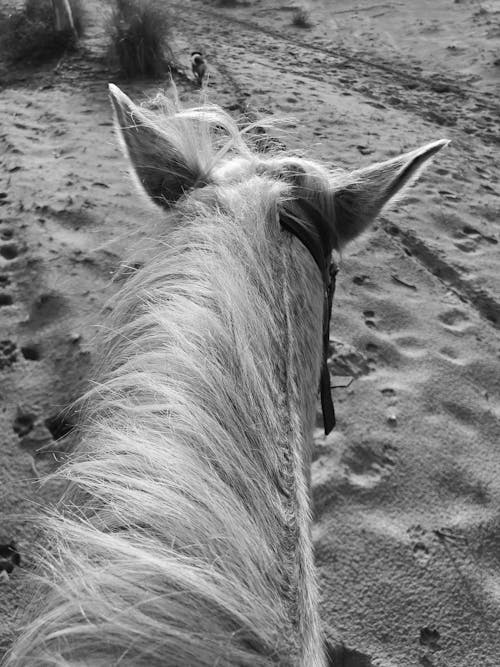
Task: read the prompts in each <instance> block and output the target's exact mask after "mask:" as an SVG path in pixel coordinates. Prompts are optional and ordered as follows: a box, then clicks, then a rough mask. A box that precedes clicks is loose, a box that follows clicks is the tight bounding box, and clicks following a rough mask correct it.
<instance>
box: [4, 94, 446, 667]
mask: <svg viewBox="0 0 500 667" xmlns="http://www.w3.org/2000/svg"><path fill="white" fill-rule="evenodd" d="M110 97H111V101H112V105H113V109H114V117H115V125H116V131H117V134H118V136H119V140H120V142H121V144H122V146H123V148H124V150H125V153H126V155H127V156H128V158H129V160H130V165H131V171H132V175H133V177H134V178H135V180H136V181H137V184H138V186H139V187H140V188H141V190H142V191H143V192H144V193H145V194H146V195H147V196H148V197H149V198H150V199H151V200H152V202H154V204H156V205H157V207H159V208H160V209H161V211H162V215H161V219H162V222H161V225H159V226H158V227H156V228H155V232H154V236H153V238H154V242H152V243H151V247H150V248H149V252H148V253H147V257H146V259H145V261H144V263H143V265H142V266H140V267H138V268H137V269H136V270H135V272H133V274H132V275H130V276H129V277H127V279H126V281H125V282H124V283H123V285H122V286H121V287H120V288H119V289H118V292H117V293H116V294H115V295H114V296H112V297H111V308H110V309H109V310H111V312H109V313H108V314H107V316H106V317H107V321H106V327H105V328H104V329H105V330H104V331H103V333H102V334H101V340H100V342H99V344H98V345H96V350H95V354H96V355H97V356H98V359H99V363H98V364H97V368H98V369H99V370H98V371H96V377H95V384H94V386H93V387H92V388H91V389H90V390H89V392H88V393H87V394H86V396H85V399H84V401H83V402H82V404H81V405H80V408H79V411H80V423H79V433H80V435H79V442H78V444H77V445H76V446H75V449H74V451H72V452H71V454H70V455H69V457H68V460H67V461H66V462H65V463H64V464H62V466H61V467H60V468H59V469H58V470H57V471H56V472H55V473H54V474H55V476H56V478H57V479H59V480H63V481H64V483H65V491H64V493H63V495H62V498H61V502H60V504H59V505H58V506H57V507H56V508H54V509H53V510H50V512H48V515H47V516H46V517H45V518H44V520H43V521H44V524H45V526H46V531H47V544H48V545H49V546H48V547H47V549H46V551H45V553H44V555H43V557H41V560H42V561H43V563H42V570H41V572H40V573H39V575H38V577H39V580H40V581H41V583H40V584H38V588H37V590H36V593H35V595H34V599H33V602H32V604H31V607H30V610H29V612H28V616H29V620H28V621H27V622H26V624H25V626H24V628H23V629H22V631H21V634H20V636H19V638H18V639H17V640H16V641H15V642H14V645H13V647H12V648H11V650H10V653H9V655H8V658H7V661H6V665H8V666H9V667H18V666H20V665H22V666H27V665H29V666H30V667H36V666H37V665H65V666H68V665H71V666H75V667H76V666H77V665H78V666H82V665H92V666H103V667H104V666H106V667H109V666H110V665H131V666H132V665H133V666H134V667H138V666H139V667H140V666H144V667H145V666H146V665H147V666H148V667H151V666H155V665H163V666H164V665H169V666H174V667H176V666H178V667H186V666H188V667H190V666H193V667H208V666H214V665H217V666H218V667H227V666H230V665H231V666H234V665H238V666H243V667H246V666H247V667H250V666H252V667H264V666H270V665H282V666H285V665H286V666H301V667H322V666H324V665H326V664H327V657H326V650H325V641H324V639H325V637H324V629H323V627H322V624H321V620H320V617H319V611H318V606H319V591H318V581H317V574H316V571H315V566H314V558H313V545H312V539H311V521H312V520H311V500H310V489H309V487H310V465H311V456H312V431H313V427H314V424H315V419H316V411H317V408H316V404H317V393H318V387H319V386H321V388H320V392H321V396H322V399H323V413H324V419H325V428H326V429H327V430H329V429H331V428H332V426H333V423H334V415H333V414H332V407H333V406H332V405H331V397H330V396H329V378H328V368H327V367H326V372H325V366H326V362H325V358H326V357H325V339H326V347H328V345H327V343H328V335H329V317H330V312H329V311H330V307H331V298H332V293H333V281H334V273H335V264H336V262H335V261H334V258H335V257H337V256H338V254H339V253H341V252H342V250H343V248H344V247H345V246H346V244H347V243H349V242H350V241H352V240H353V239H355V238H356V237H358V236H359V235H360V234H361V232H363V231H364V230H365V229H366V228H367V227H368V226H369V225H370V223H371V222H372V221H373V220H374V218H375V217H376V215H377V214H378V213H379V212H380V210H381V209H382V208H383V207H384V206H385V205H386V204H388V203H389V202H390V201H391V200H393V199H394V197H395V196H396V195H397V194H398V193H400V192H401V191H402V189H403V188H405V187H406V186H407V185H408V184H409V183H410V182H411V181H412V180H414V179H415V178H416V177H417V176H418V174H419V172H420V171H421V170H422V169H423V168H424V167H425V166H426V164H428V162H429V160H430V158H432V157H433V156H434V155H435V154H436V153H437V152H438V151H439V150H440V149H441V148H442V147H443V146H444V145H446V143H447V142H446V141H444V140H441V141H435V142H433V143H429V144H426V145H424V146H422V147H421V148H418V149H416V150H414V151H411V152H409V153H405V154H403V155H400V156H399V157H395V158H392V159H390V160H388V161H385V162H381V163H377V164H374V165H371V166H368V167H364V168H361V169H358V170H356V171H353V172H347V171H343V170H330V169H328V168H327V167H326V166H324V165H322V164H320V163H318V162H316V161H313V160H308V159H306V158H303V157H296V156H294V155H293V154H288V153H278V154H274V155H273V154H271V153H269V154H263V153H257V152H255V151H254V149H253V148H252V147H251V142H250V141H248V137H247V134H248V132H247V131H246V128H245V129H240V128H239V127H238V125H237V123H236V122H235V121H234V120H233V119H232V117H231V116H230V115H228V114H227V113H226V112H225V111H223V110H222V109H221V108H219V107H217V106H211V105H205V106H201V107H197V108H193V109H184V110H183V109H181V108H179V104H178V102H169V101H168V100H166V99H165V102H164V105H163V106H164V108H163V109H162V110H160V111H152V110H151V109H148V108H147V107H140V106H137V105H136V104H134V103H133V102H132V101H131V100H130V99H129V98H128V97H127V96H126V95H125V94H124V93H123V92H122V91H121V90H120V89H119V88H117V87H116V86H114V85H110ZM325 382H326V384H325Z"/></svg>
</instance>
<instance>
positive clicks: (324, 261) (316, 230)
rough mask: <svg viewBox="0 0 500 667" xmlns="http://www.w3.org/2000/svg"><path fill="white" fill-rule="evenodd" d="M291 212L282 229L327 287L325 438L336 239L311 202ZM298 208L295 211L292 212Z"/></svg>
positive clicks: (331, 416)
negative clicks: (305, 253) (313, 264)
mask: <svg viewBox="0 0 500 667" xmlns="http://www.w3.org/2000/svg"><path fill="white" fill-rule="evenodd" d="M287 206H288V207H292V206H293V208H292V210H291V211H290V212H289V211H287V210H286V208H285V207H283V210H282V211H281V214H280V224H281V226H282V227H283V228H284V229H286V230H287V231H289V232H290V233H291V234H293V235H294V236H296V237H297V238H298V239H299V241H301V242H302V243H303V244H304V245H305V247H306V248H307V249H308V250H309V252H310V253H311V255H312V257H313V259H314V261H315V262H316V264H317V266H318V268H319V270H320V272H321V276H322V278H323V284H324V288H325V294H324V300H323V359H322V363H321V376H320V383H319V390H320V395H321V410H322V412H323V426H324V429H325V435H328V434H329V433H330V431H331V430H332V429H333V428H334V426H335V407H334V405H333V398H332V392H331V386H330V371H329V370H328V348H329V344H330V319H331V315H332V304H333V295H334V292H335V277H336V275H337V268H336V266H335V265H334V264H333V262H332V250H333V245H334V236H333V232H332V225H331V224H328V221H327V220H325V218H324V216H322V215H321V214H320V213H319V212H318V211H317V209H316V208H315V207H314V206H312V205H311V204H310V203H309V202H306V201H305V200H301V201H300V203H298V202H294V203H293V205H292V206H291V205H290V204H289V203H288V202H287ZM293 209H295V210H293ZM305 221H309V223H312V224H313V227H312V229H310V228H309V227H308V226H306V225H305Z"/></svg>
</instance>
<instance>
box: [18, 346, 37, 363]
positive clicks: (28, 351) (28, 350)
mask: <svg viewBox="0 0 500 667" xmlns="http://www.w3.org/2000/svg"><path fill="white" fill-rule="evenodd" d="M21 354H22V355H23V357H24V358H25V359H27V360H28V361H38V360H39V359H40V349H39V347H38V345H35V344H33V345H24V346H23V347H22V348H21Z"/></svg>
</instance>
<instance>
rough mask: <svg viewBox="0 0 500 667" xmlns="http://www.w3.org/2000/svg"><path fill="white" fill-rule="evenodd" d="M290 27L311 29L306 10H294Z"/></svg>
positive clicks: (309, 17) (309, 18) (308, 14)
mask: <svg viewBox="0 0 500 667" xmlns="http://www.w3.org/2000/svg"><path fill="white" fill-rule="evenodd" d="M292 25H293V26H295V27H296V28H312V21H311V15H310V13H309V12H308V11H307V9H296V10H295V11H294V13H293V16H292Z"/></svg>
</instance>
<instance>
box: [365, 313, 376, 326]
mask: <svg viewBox="0 0 500 667" xmlns="http://www.w3.org/2000/svg"><path fill="white" fill-rule="evenodd" d="M363 317H364V318H365V324H366V326H367V327H370V329H375V328H376V327H375V321H374V319H373V318H374V317H375V312H374V311H373V310H364V311H363Z"/></svg>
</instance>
